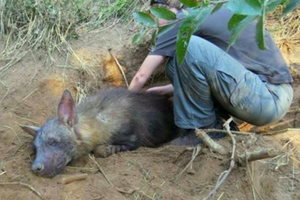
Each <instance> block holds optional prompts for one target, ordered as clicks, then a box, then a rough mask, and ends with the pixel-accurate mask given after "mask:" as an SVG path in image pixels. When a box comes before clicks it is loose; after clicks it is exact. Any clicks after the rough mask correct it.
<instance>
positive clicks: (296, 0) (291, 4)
mask: <svg viewBox="0 0 300 200" xmlns="http://www.w3.org/2000/svg"><path fill="white" fill-rule="evenodd" d="M299 4H300V0H289V1H288V2H287V3H286V6H285V7H284V9H283V12H282V13H283V15H286V14H288V13H289V12H291V11H293V10H294V9H295V8H296V7H297V6H298V5H299Z"/></svg>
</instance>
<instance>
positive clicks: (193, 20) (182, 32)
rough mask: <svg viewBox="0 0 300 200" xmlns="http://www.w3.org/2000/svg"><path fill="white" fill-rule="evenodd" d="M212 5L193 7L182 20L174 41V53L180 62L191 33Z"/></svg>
mask: <svg viewBox="0 0 300 200" xmlns="http://www.w3.org/2000/svg"><path fill="white" fill-rule="evenodd" d="M212 9H213V7H212V6H207V7H204V8H202V9H195V10H193V11H192V12H190V15H188V17H187V18H186V19H185V20H184V21H183V23H182V24H181V26H180V28H179V32H178V34H177V42H176V55H177V60H178V62H179V63H180V64H182V62H183V60H184V57H185V54H186V51H187V49H188V45H189V42H190V39H191V36H192V34H193V33H194V32H195V30H196V29H197V27H198V26H200V25H201V24H202V22H203V21H204V20H205V19H206V17H208V15H209V14H210V13H211V12H212Z"/></svg>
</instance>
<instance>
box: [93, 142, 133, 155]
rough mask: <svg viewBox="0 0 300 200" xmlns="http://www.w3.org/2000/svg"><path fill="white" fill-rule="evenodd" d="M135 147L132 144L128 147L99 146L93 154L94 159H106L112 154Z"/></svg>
mask: <svg viewBox="0 0 300 200" xmlns="http://www.w3.org/2000/svg"><path fill="white" fill-rule="evenodd" d="M135 148H136V147H135V146H134V145H132V144H130V145H99V146H97V147H96V148H95V149H94V150H93V152H94V155H95V156H96V157H101V158H106V157H108V156H110V155H112V154H115V153H118V152H120V151H129V150H133V149H135Z"/></svg>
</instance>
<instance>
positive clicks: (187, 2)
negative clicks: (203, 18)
mask: <svg viewBox="0 0 300 200" xmlns="http://www.w3.org/2000/svg"><path fill="white" fill-rule="evenodd" d="M179 1H180V2H181V3H182V4H183V5H184V6H186V7H188V8H193V7H197V6H199V5H200V3H199V1H197V0H179Z"/></svg>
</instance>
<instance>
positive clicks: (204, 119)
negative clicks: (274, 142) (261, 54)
mask: <svg viewBox="0 0 300 200" xmlns="http://www.w3.org/2000/svg"><path fill="white" fill-rule="evenodd" d="M166 71H167V74H168V77H169V79H170V80H171V82H172V84H173V86H174V112H175V123H176V125H177V126H179V127H181V128H186V129H192V128H195V127H197V128H201V127H205V126H208V125H210V124H212V123H213V122H214V121H215V120H216V117H217V116H216V110H215V106H214V104H213V100H212V99H213V98H214V99H216V100H217V102H218V103H219V104H220V105H221V106H222V107H223V108H224V109H225V110H226V111H227V112H228V114H230V115H232V116H234V117H236V118H238V119H241V120H243V121H246V122H248V123H250V124H253V125H257V126H261V125H266V124H269V123H273V122H276V121H278V120H280V119H282V118H283V117H284V115H285V114H286V112H287V111H288V109H289V107H290V105H291V103H292V99H293V89H292V87H291V85H290V84H281V85H274V84H270V83H266V82H263V81H261V79H260V78H259V77H258V76H257V75H256V74H254V73H252V72H251V71H249V70H247V69H246V68H245V67H244V66H243V65H242V64H240V63H239V62H238V61H236V60H235V59H233V58H232V57H231V56H229V55H228V54H227V53H226V52H224V51H223V50H221V49H220V48H218V47H217V46H215V45H213V44H211V43H210V42H207V41H206V40H204V39H201V38H199V37H195V36H192V38H191V40H190V44H189V48H188V51H187V54H186V57H185V60H184V63H183V64H182V65H181V66H179V64H178V63H177V59H176V56H175V57H173V58H171V59H170V60H169V61H168V63H167V65H166Z"/></svg>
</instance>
